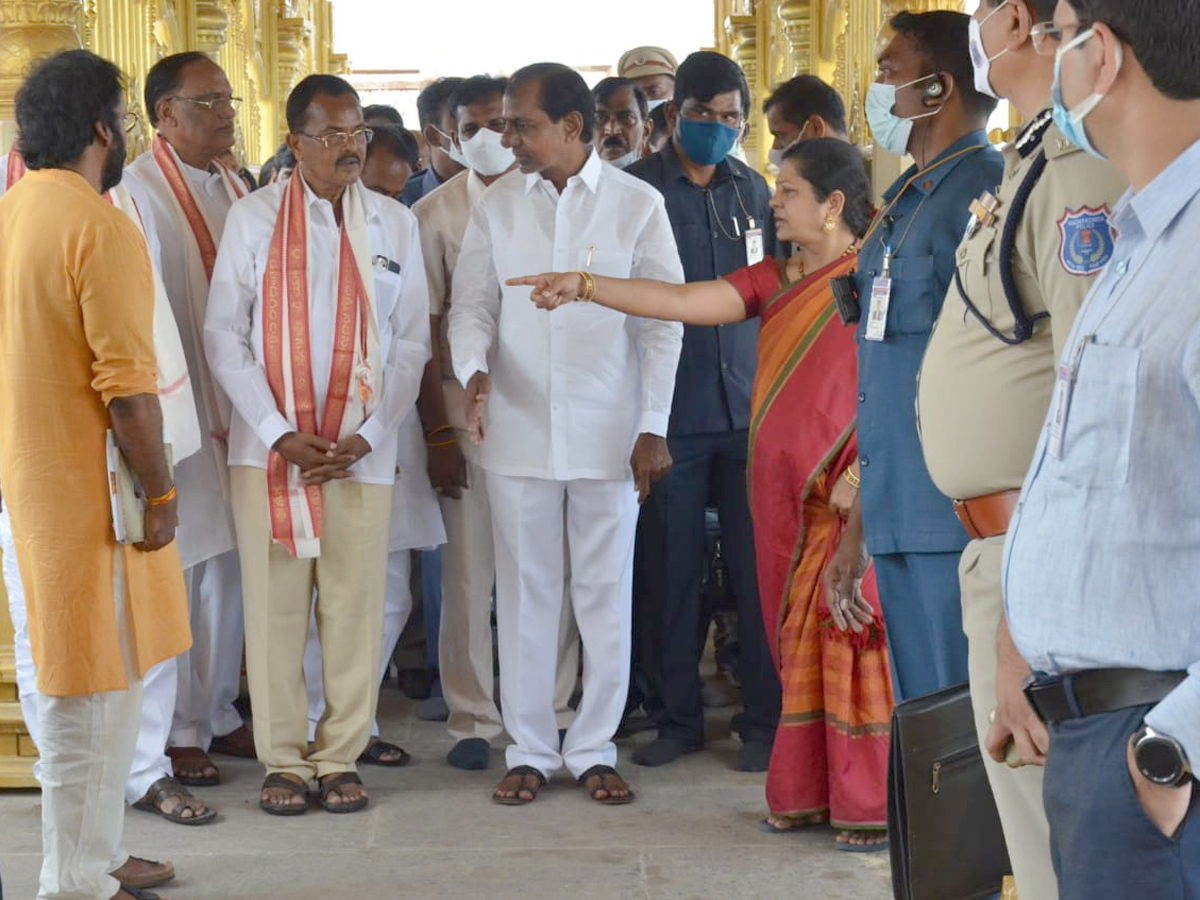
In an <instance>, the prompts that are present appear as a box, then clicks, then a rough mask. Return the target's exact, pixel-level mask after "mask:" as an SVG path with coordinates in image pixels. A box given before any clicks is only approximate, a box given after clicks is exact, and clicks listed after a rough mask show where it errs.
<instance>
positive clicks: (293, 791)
mask: <svg viewBox="0 0 1200 900" xmlns="http://www.w3.org/2000/svg"><path fill="white" fill-rule="evenodd" d="M268 788H269V789H271V790H282V791H287V792H288V801H290V800H291V799H292V798H293V797H303V798H304V802H303V803H290V802H287V801H284V802H283V803H272V802H271V801H270V800H264V799H263V798H262V797H261V796H259V798H258V808H259V809H261V810H262V811H263V812H265V813H270V814H271V815H273V816H301V815H304V813H306V812H308V785H307V784H306V783H305V782H303V781H296V780H295V776H293V777H291V778H289V777H288V776H287V775H285V774H284V773H283V772H272V773H271V774H270V775H268V776H267V777H266V778H264V779H263V783H262V788H261V789H260V790H259V794H260V795H261V793H262V791H265V790H267V789H268Z"/></svg>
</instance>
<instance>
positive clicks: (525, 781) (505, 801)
mask: <svg viewBox="0 0 1200 900" xmlns="http://www.w3.org/2000/svg"><path fill="white" fill-rule="evenodd" d="M510 778H520V779H521V783H520V784H518V785H517V788H516V791H515V794H514V796H512V797H501V796H498V795H497V794H496V792H495V791H493V792H492V800H493V802H495V803H499V804H500V805H501V806H524V805H526V804H527V803H532V802H533V801H534V800H536V799H537V795H538V791H540V790H541V789H542V788H543V787H545V785H546V776H545V775H543V774H542V773H541V772H540V771H538V770H537V769H535V768H534V767H533V766H514V767H513V768H511V769H509V770H508V771H507V772H505V773H504V777H503V778H501V779H500V784H504V782H506V781H508V779H510ZM530 779H532V783H530ZM496 790H497V791H498V790H500V785H499V784H498V785H496ZM522 791H524V792H525V793H527V794H530V795H531V796H529V797H522V796H521V792H522Z"/></svg>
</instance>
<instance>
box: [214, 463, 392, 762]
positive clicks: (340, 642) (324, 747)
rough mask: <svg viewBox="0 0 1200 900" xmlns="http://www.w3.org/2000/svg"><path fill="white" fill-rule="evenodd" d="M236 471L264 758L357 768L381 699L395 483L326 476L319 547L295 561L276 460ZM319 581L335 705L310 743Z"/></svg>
mask: <svg viewBox="0 0 1200 900" xmlns="http://www.w3.org/2000/svg"><path fill="white" fill-rule="evenodd" d="M229 479H230V488H231V494H232V498H233V519H234V525H235V527H236V529H237V542H238V553H239V555H240V557H241V563H242V596H243V601H244V604H245V620H246V674H247V676H248V680H249V683H250V700H251V703H252V704H253V707H254V747H255V750H256V751H257V753H258V758H259V760H260V761H261V762H262V763H263V764H264V765H265V766H266V768H267V772H268V773H272V772H286V773H289V774H292V775H297V776H299V777H301V778H304V779H309V778H312V777H317V778H321V777H323V776H325V775H331V774H335V773H338V772H353V771H355V761H356V760H357V759H358V756H359V754H361V753H362V751H363V750H364V749H366V746H367V740H368V738H369V737H370V734H371V722H372V720H373V719H374V718H375V706H376V704H377V702H378V700H379V653H380V637H379V636H380V631H381V629H382V627H383V596H384V585H385V582H386V578H387V555H388V553H387V545H388V526H389V522H390V520H391V512H392V486H391V485H379V484H362V483H360V482H357V481H349V480H346V481H330V482H326V483H325V484H324V485H323V486H322V491H323V493H324V500H325V520H324V533H323V536H322V538H321V555H320V556H319V557H317V558H316V559H293V558H292V557H291V556H289V555H288V552H287V550H285V549H284V548H283V546H282V545H280V544H277V543H275V542H274V541H272V540H271V523H270V516H269V511H268V506H267V473H266V470H264V469H257V468H253V467H250V466H232V467H230V470H229ZM314 589H315V590H316V597H317V599H316V603H315V609H316V620H317V635H318V637H319V639H320V642H321V662H322V665H323V670H324V683H325V700H326V708H325V713H324V715H323V716H322V717H321V721H320V722H319V723H318V725H317V733H316V741H315V743H314V745H313V749H312V751H311V752H309V750H308V693H307V691H306V689H305V683H304V645H305V642H306V640H307V636H308V621H309V614H310V611H311V610H312V609H313V599H312V598H313V591H314Z"/></svg>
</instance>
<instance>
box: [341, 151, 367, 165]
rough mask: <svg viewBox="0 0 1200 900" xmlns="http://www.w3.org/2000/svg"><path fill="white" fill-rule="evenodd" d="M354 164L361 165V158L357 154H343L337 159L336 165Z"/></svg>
mask: <svg viewBox="0 0 1200 900" xmlns="http://www.w3.org/2000/svg"><path fill="white" fill-rule="evenodd" d="M348 162H354V163H358V164H359V165H362V157H361V156H359V155H358V154H357V153H343V154H342V155H341V156H339V157H338V160H337V164H338V165H339V166H340V165H342V164H343V163H348Z"/></svg>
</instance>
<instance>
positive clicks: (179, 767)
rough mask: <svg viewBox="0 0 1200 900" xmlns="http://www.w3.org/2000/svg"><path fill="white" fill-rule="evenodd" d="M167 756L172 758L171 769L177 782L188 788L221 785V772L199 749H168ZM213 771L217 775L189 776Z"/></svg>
mask: <svg viewBox="0 0 1200 900" xmlns="http://www.w3.org/2000/svg"><path fill="white" fill-rule="evenodd" d="M167 756H169V757H171V769H172V770H173V772H174V775H175V780H176V781H178V782H179V783H180V784H186V785H187V786H188V787H213V786H214V785H218V784H220V783H221V770H220V769H218V768H217V767H216V765H215V764H214V763H213V761H212V760H211V759H209V758H208V754H207V753H205V752H204V751H203V750H201V749H200V748H199V747H168V748H167ZM205 769H212V770H213V771H214V772H216V773H217V774H215V775H197V774H188V773H189V772H191V773H196V772H203V771H204V770H205Z"/></svg>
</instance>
